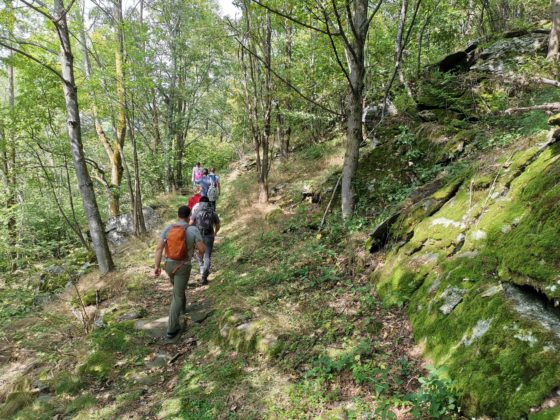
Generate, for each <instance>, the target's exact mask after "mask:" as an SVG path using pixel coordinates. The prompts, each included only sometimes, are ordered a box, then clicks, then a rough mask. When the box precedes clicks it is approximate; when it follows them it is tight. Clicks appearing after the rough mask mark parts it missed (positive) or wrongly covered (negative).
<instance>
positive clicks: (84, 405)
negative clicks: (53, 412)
mask: <svg viewBox="0 0 560 420" xmlns="http://www.w3.org/2000/svg"><path fill="white" fill-rule="evenodd" d="M96 404H97V400H96V399H95V398H94V397H93V396H92V395H91V394H83V395H80V396H79V397H76V398H75V399H74V400H72V401H71V402H70V403H69V404H68V405H67V406H66V411H65V414H66V415H73V414H77V413H79V412H80V411H82V410H87V409H89V408H92V407H95V405H96Z"/></svg>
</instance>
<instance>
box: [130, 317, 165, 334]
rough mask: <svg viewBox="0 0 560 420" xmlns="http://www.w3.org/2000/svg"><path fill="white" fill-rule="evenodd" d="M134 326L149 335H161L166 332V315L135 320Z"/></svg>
mask: <svg viewBox="0 0 560 420" xmlns="http://www.w3.org/2000/svg"><path fill="white" fill-rule="evenodd" d="M134 328H136V329H137V330H140V331H144V332H145V333H147V334H148V335H150V336H151V337H162V336H164V335H165V333H166V332H167V316H164V317H162V318H158V319H153V320H139V321H136V322H135V323H134Z"/></svg>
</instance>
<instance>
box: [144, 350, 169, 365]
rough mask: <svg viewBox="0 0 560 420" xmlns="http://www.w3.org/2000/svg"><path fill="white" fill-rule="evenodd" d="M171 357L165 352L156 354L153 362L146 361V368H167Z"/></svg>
mask: <svg viewBox="0 0 560 420" xmlns="http://www.w3.org/2000/svg"><path fill="white" fill-rule="evenodd" d="M170 360H171V356H170V355H169V354H167V353H165V352H161V353H156V354H155V355H154V356H153V358H151V360H147V361H146V366H147V367H149V368H157V367H164V366H167V364H168V363H169V361H170Z"/></svg>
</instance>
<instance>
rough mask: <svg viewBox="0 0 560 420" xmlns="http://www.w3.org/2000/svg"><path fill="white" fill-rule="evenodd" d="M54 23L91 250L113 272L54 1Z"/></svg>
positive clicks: (58, 4)
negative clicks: (86, 156)
mask: <svg viewBox="0 0 560 420" xmlns="http://www.w3.org/2000/svg"><path fill="white" fill-rule="evenodd" d="M54 9H55V14H54V17H55V20H54V21H53V23H54V25H55V26H56V29H57V33H58V38H59V40H60V56H59V58H60V66H61V68H62V78H63V81H64V82H63V88H64V100H65V103H66V112H67V122H68V137H69V139H70V148H71V151H72V163H73V165H74V170H75V171H76V178H77V179H78V186H79V189H80V194H81V196H82V202H83V205H84V210H85V213H86V216H87V220H88V224H89V230H90V234H91V239H92V242H93V249H94V251H95V255H96V257H97V262H98V264H99V271H100V272H101V274H106V273H108V272H109V271H112V270H113V269H114V263H113V259H112V257H111V253H110V251H109V246H108V244H107V238H106V236H105V228H104V225H103V222H102V220H101V215H100V214H99V209H98V207H97V200H96V198H95V191H94V189H93V183H92V181H91V177H90V175H89V172H88V168H87V164H86V160H85V155H84V150H83V145H82V133H81V123H80V111H79V106H78V89H77V87H76V84H75V79H74V56H73V55H72V47H71V43H70V34H69V31H68V23H67V20H66V10H65V8H64V3H63V0H55V1H54Z"/></svg>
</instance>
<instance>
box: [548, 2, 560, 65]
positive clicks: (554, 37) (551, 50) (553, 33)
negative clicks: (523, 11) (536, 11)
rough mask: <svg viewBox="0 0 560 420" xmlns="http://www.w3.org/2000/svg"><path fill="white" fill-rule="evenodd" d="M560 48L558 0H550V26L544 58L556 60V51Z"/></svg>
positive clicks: (559, 7) (559, 8) (559, 3)
mask: <svg viewBox="0 0 560 420" xmlns="http://www.w3.org/2000/svg"><path fill="white" fill-rule="evenodd" d="M559 49H560V0H552V28H551V30H550V37H549V38H548V54H547V56H546V58H548V59H549V60H558V52H559Z"/></svg>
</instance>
